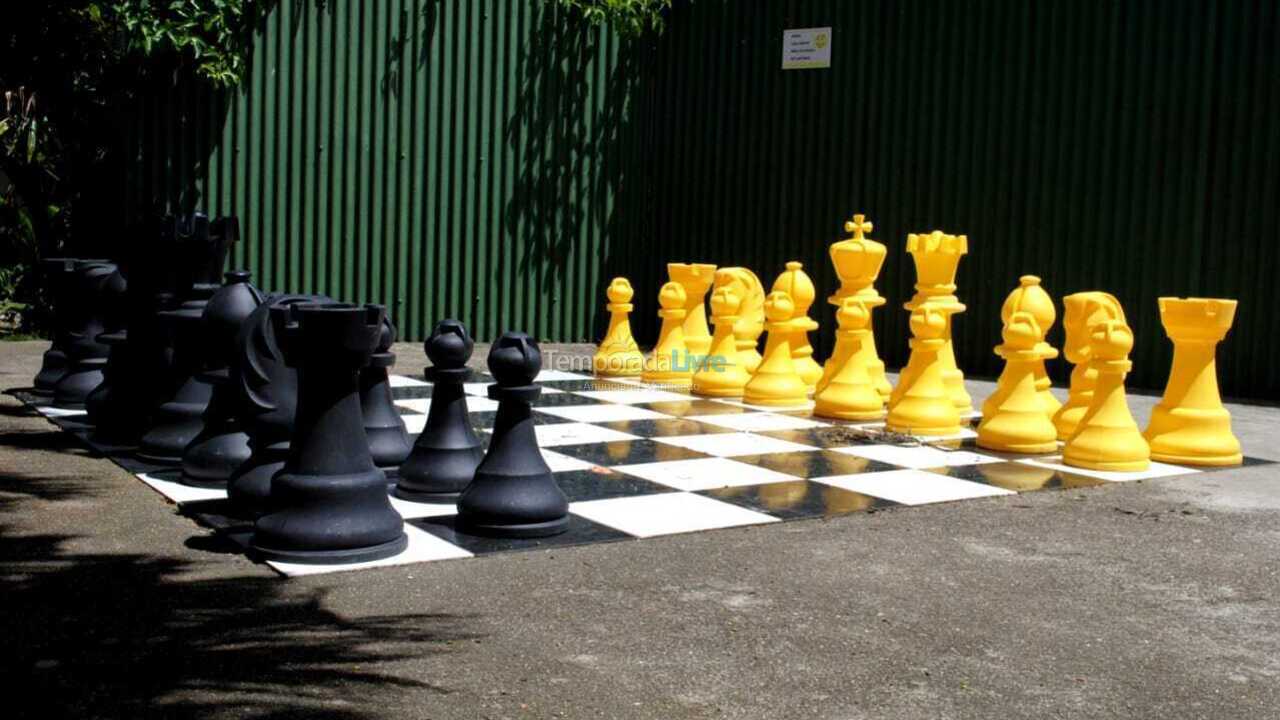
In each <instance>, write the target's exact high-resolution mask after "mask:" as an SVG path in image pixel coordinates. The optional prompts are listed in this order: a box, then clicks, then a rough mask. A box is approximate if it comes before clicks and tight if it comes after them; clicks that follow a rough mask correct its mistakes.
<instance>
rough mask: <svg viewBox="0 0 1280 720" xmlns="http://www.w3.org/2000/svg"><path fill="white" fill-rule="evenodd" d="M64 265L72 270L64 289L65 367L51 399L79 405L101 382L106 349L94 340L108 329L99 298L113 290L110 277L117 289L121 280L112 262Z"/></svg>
mask: <svg viewBox="0 0 1280 720" xmlns="http://www.w3.org/2000/svg"><path fill="white" fill-rule="evenodd" d="M68 265H69V267H70V272H71V273H72V274H71V277H70V278H69V290H68V295H69V296H70V298H69V305H70V315H71V321H70V324H69V326H68V332H67V338H68V342H67V346H66V354H67V360H68V367H67V371H66V373H65V374H64V375H63V376H62V378H61V379H59V380H58V383H57V384H56V385H55V386H54V388H53V402H54V404H55V405H57V406H59V407H66V408H83V407H84V402H85V399H86V398H88V397H89V393H92V392H93V391H94V390H95V389H96V388H97V387H98V386H99V385H101V384H102V379H103V377H104V376H103V370H104V369H105V368H106V366H107V354H108V352H110V351H109V349H108V347H107V346H106V345H104V344H103V343H102V342H101V341H100V340H99V339H98V337H99V336H100V335H102V334H104V333H105V332H107V330H108V328H107V327H106V320H105V318H104V316H103V312H102V306H103V300H104V298H105V297H106V296H107V295H108V294H110V293H113V292H114V289H109V287H110V285H111V283H112V278H113V276H114V277H116V278H119V282H120V284H121V290H123V282H124V280H123V278H120V277H119V275H118V274H117V273H116V266H115V265H114V264H112V263H109V262H106V261H103V260H71V261H69V262H68Z"/></svg>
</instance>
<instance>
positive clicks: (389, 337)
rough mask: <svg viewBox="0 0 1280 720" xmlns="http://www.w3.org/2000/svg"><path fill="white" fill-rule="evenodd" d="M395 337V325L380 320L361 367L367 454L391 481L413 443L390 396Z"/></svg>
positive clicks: (394, 357)
mask: <svg viewBox="0 0 1280 720" xmlns="http://www.w3.org/2000/svg"><path fill="white" fill-rule="evenodd" d="M395 339H396V328H395V326H394V325H392V324H391V321H390V320H384V321H383V323H382V332H381V333H379V336H378V347H377V349H376V350H375V351H374V353H373V355H372V356H371V357H370V358H369V364H368V365H366V366H365V367H363V368H361V369H360V411H361V414H362V416H363V417H364V432H365V435H366V436H368V438H369V454H370V455H371V456H373V464H375V465H377V466H378V467H380V468H382V469H383V470H384V471H385V472H386V473H387V478H388V480H389V481H390V482H392V483H394V482H395V480H396V478H397V477H398V476H399V468H400V463H403V462H404V459H405V458H407V457H409V451H410V450H412V449H413V443H411V442H410V441H409V431H408V430H407V429H405V426H404V418H402V417H400V412H399V411H398V410H396V406H395V402H394V400H393V399H392V397H391V383H390V381H389V379H388V378H387V369H388V368H390V367H391V366H392V365H395V364H396V356H395V353H393V352H391V344H392V343H394V342H395Z"/></svg>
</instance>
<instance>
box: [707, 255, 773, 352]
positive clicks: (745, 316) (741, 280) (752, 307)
mask: <svg viewBox="0 0 1280 720" xmlns="http://www.w3.org/2000/svg"><path fill="white" fill-rule="evenodd" d="M715 287H716V288H721V287H728V288H730V289H732V290H733V293H734V294H735V295H737V296H738V297H740V298H742V304H741V305H740V306H739V307H738V322H736V323H734V326H733V337H734V343H735V344H736V345H737V346H738V362H739V363H741V365H742V367H743V369H745V370H746V371H747V372H748V373H754V372H755V371H756V368H758V367H760V351H759V349H758V346H759V345H760V336H761V335H762V334H764V286H763V285H761V284H760V278H758V277H756V274H755V273H753V272H751V271H750V270H748V269H746V268H744V267H730V268H720V269H719V270H717V271H716V279H715Z"/></svg>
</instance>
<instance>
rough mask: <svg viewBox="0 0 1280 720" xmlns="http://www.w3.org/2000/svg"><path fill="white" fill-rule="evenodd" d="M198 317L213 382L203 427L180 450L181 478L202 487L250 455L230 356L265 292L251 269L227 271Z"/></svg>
mask: <svg viewBox="0 0 1280 720" xmlns="http://www.w3.org/2000/svg"><path fill="white" fill-rule="evenodd" d="M225 277H226V280H225V282H224V283H223V285H222V289H221V290H219V291H218V292H216V293H214V295H213V297H212V298H210V299H209V304H208V305H206V306H205V308H204V312H203V314H202V315H201V318H200V327H201V333H202V335H203V337H204V354H205V358H206V370H205V371H204V373H203V379H204V380H205V381H206V382H208V383H209V384H210V385H211V386H212V387H213V395H212V397H211V398H210V399H209V406H208V408H207V409H206V410H205V413H204V417H203V421H204V429H203V430H201V432H200V433H199V434H198V435H196V436H195V438H193V439H192V440H191V442H190V443H188V444H187V446H186V448H185V449H184V450H183V453H182V478H181V480H182V482H183V483H185V484H187V485H195V486H199V487H219V486H223V485H226V483H227V481H228V480H229V479H231V476H232V474H233V473H234V472H235V470H236V468H238V467H240V466H241V465H242V464H244V462H245V461H246V460H248V459H249V455H250V450H249V435H248V433H246V432H245V431H244V428H243V426H242V425H241V423H240V420H239V417H238V416H237V405H238V403H237V401H236V389H235V387H234V386H233V385H232V382H231V371H230V366H231V357H232V355H233V354H234V350H235V344H236V336H237V335H238V334H239V332H240V326H241V325H243V324H244V321H245V320H246V319H247V318H248V317H249V316H250V315H251V314H252V313H253V311H254V310H255V309H256V308H257V307H258V306H259V305H261V304H262V293H260V292H258V289H257V288H256V287H254V286H253V284H252V283H250V282H249V278H250V277H251V276H250V274H249V273H248V272H246V271H244V270H234V271H232V272H229V273H227V274H226V276H225Z"/></svg>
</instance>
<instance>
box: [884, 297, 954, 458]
mask: <svg viewBox="0 0 1280 720" xmlns="http://www.w3.org/2000/svg"><path fill="white" fill-rule="evenodd" d="M959 305H960V303H958V302H957V303H946V302H930V303H921V304H920V305H919V306H917V307H916V308H915V309H914V310H912V311H911V323H910V324H911V335H912V338H911V357H910V359H908V360H907V367H906V368H904V369H903V371H902V373H901V374H900V375H899V376H898V387H896V388H894V389H893V397H894V398H895V399H894V400H893V401H892V402H891V404H890V405H889V415H888V417H886V418H885V428H886V429H888V430H890V431H891V432H900V433H907V434H910V435H931V436H937V435H955V434H957V433H959V432H960V430H961V429H962V428H961V425H960V410H959V408H957V407H956V405H955V402H954V401H953V400H952V397H951V393H950V391H949V390H948V389H947V384H946V379H945V378H944V373H945V372H946V370H947V366H946V362H945V360H944V359H943V358H942V351H943V349H944V348H945V347H946V344H947V341H946V338H945V335H946V332H947V327H948V326H949V322H948V318H947V316H948V315H949V314H950V313H953V312H956V306H959ZM961 307H963V306H961Z"/></svg>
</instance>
